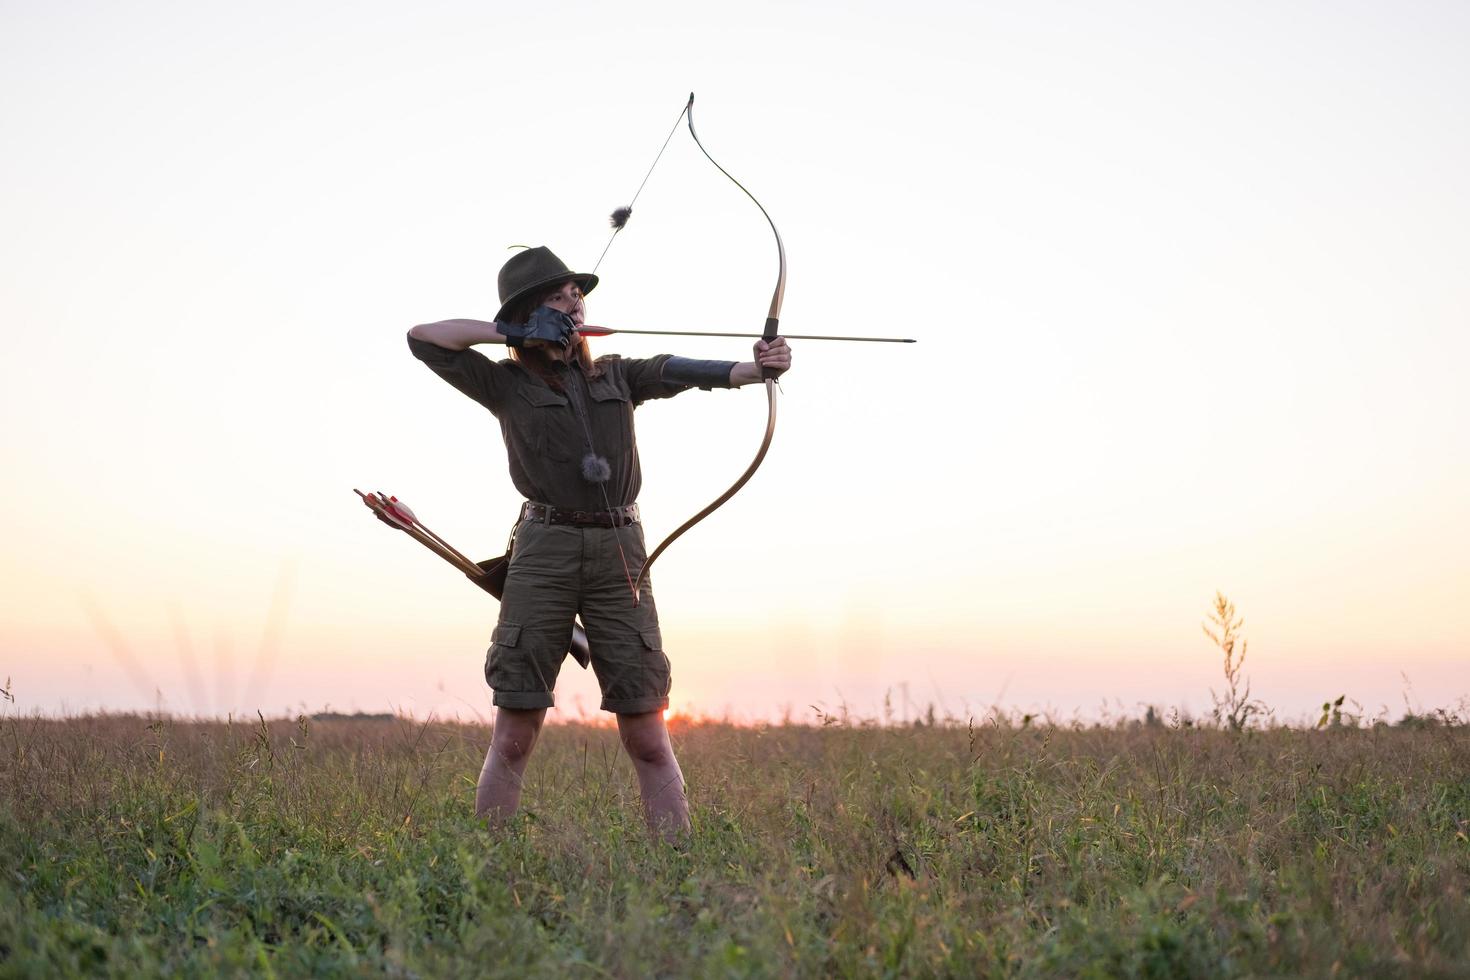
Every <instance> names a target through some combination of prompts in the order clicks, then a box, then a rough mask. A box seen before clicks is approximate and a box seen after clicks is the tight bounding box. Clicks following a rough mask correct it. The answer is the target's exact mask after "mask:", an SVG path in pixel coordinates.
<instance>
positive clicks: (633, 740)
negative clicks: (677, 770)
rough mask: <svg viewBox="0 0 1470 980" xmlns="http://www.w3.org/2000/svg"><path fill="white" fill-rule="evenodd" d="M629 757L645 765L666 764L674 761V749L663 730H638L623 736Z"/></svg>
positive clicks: (624, 746)
mask: <svg viewBox="0 0 1470 980" xmlns="http://www.w3.org/2000/svg"><path fill="white" fill-rule="evenodd" d="M623 748H624V749H625V750H626V751H627V753H628V758H630V759H632V760H633V761H634V762H635V763H637V764H639V765H644V766H666V765H668V764H669V763H671V762H673V761H674V750H673V747H672V746H670V745H669V739H668V736H667V735H666V734H665V733H664V732H662V731H658V732H637V733H631V734H625V735H624V736H623Z"/></svg>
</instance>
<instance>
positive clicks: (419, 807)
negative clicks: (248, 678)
mask: <svg viewBox="0 0 1470 980" xmlns="http://www.w3.org/2000/svg"><path fill="white" fill-rule="evenodd" d="M487 739H488V731H487V730H485V729H484V728H480V727H475V726H462V725H442V724H433V723H430V724H425V723H421V722H420V723H415V722H411V721H407V720H389V721H351V720H338V721H323V722H309V721H304V720H303V721H298V722H295V723H293V722H290V721H280V722H272V723H270V724H263V723H260V722H257V723H256V724H254V725H250V724H234V725H227V724H220V723H194V722H184V721H178V720H167V719H148V718H140V717H84V718H74V719H69V720H41V719H24V718H23V719H10V720H5V721H4V722H3V724H0V794H3V799H0V840H3V844H0V861H3V866H4V871H5V875H4V883H3V885H0V974H5V975H35V974H38V973H45V974H52V975H54V974H69V973H77V974H90V975H119V976H121V975H136V974H140V973H141V974H157V973H164V972H167V973H181V974H184V975H205V974H216V973H220V972H225V973H252V974H254V973H261V972H273V973H279V974H282V975H306V974H322V973H348V974H376V973H390V974H395V975H406V976H408V975H414V976H456V975H477V976H478V975H487V974H488V975H515V976H565V975H568V974H576V973H587V974H592V975H615V976H632V975H660V976H688V975H697V976H772V975H775V976H781V975H796V976H825V975H831V974H836V975H842V976H900V975H903V976H911V975H917V976H929V975H932V976H973V975H994V976H1017V977H1027V976H1037V977H1040V976H1057V975H1067V976H1100V977H1101V976H1159V977H1164V976H1171V977H1172V976H1252V975H1279V974H1316V975H1327V974H1330V973H1334V972H1338V973H1343V974H1346V975H1359V976H1384V975H1389V976H1392V975H1402V976H1434V975H1440V976H1467V975H1470V900H1467V887H1470V839H1467V833H1470V729H1467V728H1466V727H1464V726H1460V725H1447V724H1430V725H1421V726H1418V727H1413V728H1407V727H1388V726H1381V725H1380V726H1377V727H1373V728H1333V729H1327V730H1322V731H1299V730H1290V729H1284V728H1278V729H1270V730H1263V731H1247V732H1241V733H1235V732H1230V731H1227V730H1218V729H1202V728H1169V727H1164V726H1161V725H1140V724H1136V723H1131V724H1120V725H1117V726H1113V727H1099V728H1083V727H1074V728H1068V729H1062V728H1051V727H1043V728H1034V727H1030V726H1025V727H1022V726H1017V725H1013V724H1010V723H1008V722H1006V721H1005V720H1004V719H999V720H997V721H995V722H992V723H989V724H985V725H979V726H975V727H964V726H951V727H944V726H937V727H936V726H929V727H915V728H881V727H876V726H856V727H854V726H847V725H841V724H833V725H827V726H824V727H817V728H813V727H806V726H796V725H786V726H776V727H766V728H738V727H733V726H727V725H719V724H700V725H685V726H680V727H678V728H676V743H677V747H678V751H679V755H680V758H681V761H682V762H683V764H684V768H685V771H686V774H687V775H688V776H689V783H690V785H689V791H690V797H691V801H692V803H693V817H694V821H695V832H694V835H693V838H692V839H691V840H690V841H689V842H688V844H687V845H686V846H685V847H683V848H682V849H678V850H675V849H670V848H665V847H659V846H657V845H654V844H652V843H651V842H650V841H649V840H648V839H647V837H646V835H645V833H644V831H643V828H642V822H641V818H640V815H639V813H638V802H637V790H636V784H635V781H634V779H633V774H632V770H631V767H629V766H628V765H627V763H626V762H625V760H623V759H622V758H621V755H620V750H619V748H618V745H617V740H616V735H615V733H614V732H612V731H610V730H608V729H604V728H596V727H590V726H580V725H568V726H561V727H554V728H550V729H548V731H547V734H546V736H545V738H544V740H543V744H542V746H541V748H539V749H538V752H537V757H536V758H535V759H534V760H533V762H532V767H531V773H530V777H529V780H528V786H527V792H526V798H525V803H526V808H525V811H524V813H523V816H522V818H521V819H520V820H519V821H518V823H517V824H516V826H514V827H513V828H512V829H511V830H510V831H509V832H506V833H501V834H497V835H492V834H491V833H490V832H488V831H486V830H485V829H483V828H481V827H479V826H477V825H476V823H475V822H474V820H473V818H472V816H471V800H472V797H473V785H472V780H473V778H474V776H475V774H476V773H477V772H478V768H479V763H480V759H481V755H482V753H483V749H484V745H485V744H486V742H487Z"/></svg>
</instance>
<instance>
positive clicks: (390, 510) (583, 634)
mask: <svg viewBox="0 0 1470 980" xmlns="http://www.w3.org/2000/svg"><path fill="white" fill-rule="evenodd" d="M352 492H353V493H355V494H357V495H358V496H359V497H361V498H362V502H363V503H364V504H366V505H367V507H368V509H369V510H371V511H372V512H373V514H374V516H376V517H377V518H378V520H380V521H382V522H383V523H384V524H386V525H388V526H389V527H391V528H393V529H394V530H396V531H402V532H404V533H405V534H407V535H408V536H409V537H411V538H413V539H414V540H415V541H417V542H418V543H419V544H421V545H423V546H424V547H425V548H428V549H429V550H430V551H432V552H433V553H434V554H436V555H438V556H439V557H440V558H443V559H444V560H445V561H447V562H449V564H451V565H453V566H454V567H455V568H457V569H459V570H460V571H461V572H464V574H465V577H467V578H468V579H469V580H470V581H471V582H474V583H475V584H476V585H478V586H479V587H480V588H482V589H484V590H485V591H486V592H488V593H490V594H491V595H493V596H494V597H495V598H497V599H499V598H500V596H501V594H502V593H503V592H504V591H505V572H506V567H507V565H508V564H509V562H508V559H509V557H510V556H509V555H505V556H502V557H500V558H491V559H489V560H488V561H483V562H473V561H470V559H468V558H466V557H465V556H464V554H463V553H462V552H460V551H458V550H456V549H455V548H454V547H453V546H451V545H450V544H449V542H447V541H445V540H444V539H443V538H441V537H439V535H437V534H435V533H434V532H433V531H430V530H429V529H428V528H426V527H424V525H423V523H422V522H420V521H419V519H418V517H417V516H416V515H415V514H414V512H413V509H412V508H410V507H409V506H408V505H407V504H405V503H404V502H403V501H401V500H399V499H398V498H397V497H390V496H388V495H387V494H385V493H383V492H381V491H378V492H375V493H363V492H362V491H361V490H358V489H357V488H356V487H353V489H352ZM570 652H571V654H572V656H573V657H575V658H576V660H577V663H579V664H581V665H582V666H583V667H584V668H585V667H587V666H588V665H589V664H591V663H592V654H591V651H590V648H589V647H588V644H587V631H586V630H584V629H583V628H582V624H581V623H573V624H572V642H571V650H570Z"/></svg>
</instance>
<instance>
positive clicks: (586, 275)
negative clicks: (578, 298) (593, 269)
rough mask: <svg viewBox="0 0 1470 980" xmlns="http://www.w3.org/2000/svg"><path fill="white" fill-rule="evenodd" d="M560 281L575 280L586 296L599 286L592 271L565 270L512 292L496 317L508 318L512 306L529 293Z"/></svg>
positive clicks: (501, 305) (499, 318) (498, 318)
mask: <svg viewBox="0 0 1470 980" xmlns="http://www.w3.org/2000/svg"><path fill="white" fill-rule="evenodd" d="M559 282H575V283H576V284H577V285H579V286H581V287H582V295H583V296H586V295H587V294H588V293H590V292H592V290H594V289H596V288H597V277H596V276H595V275H593V274H592V273H590V272H571V273H566V272H564V273H562V274H560V275H556V276H548V277H547V278H545V279H542V280H540V281H539V282H533V283H529V284H527V285H525V286H522V287H521V288H520V289H517V290H516V291H515V292H514V293H511V294H510V296H509V297H508V298H507V299H506V301H505V302H504V303H501V304H500V311H499V312H498V313H496V314H495V319H497V320H501V321H504V320H505V319H506V313H507V312H508V311H509V310H510V308H511V307H513V306H515V305H516V304H517V303H519V302H520V301H521V300H523V299H525V298H526V296H527V294H529V293H534V292H536V291H537V290H539V289H545V288H546V287H547V286H552V285H555V284H556V283H559Z"/></svg>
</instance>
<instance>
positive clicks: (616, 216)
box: [608, 207, 633, 231]
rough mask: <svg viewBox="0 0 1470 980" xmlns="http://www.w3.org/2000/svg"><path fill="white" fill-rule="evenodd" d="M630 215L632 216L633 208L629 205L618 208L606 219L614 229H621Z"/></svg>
mask: <svg viewBox="0 0 1470 980" xmlns="http://www.w3.org/2000/svg"><path fill="white" fill-rule="evenodd" d="M631 217H633V209H632V208H631V207H626V208H618V209H617V210H616V211H614V212H613V213H612V216H611V217H610V218H608V221H609V222H610V223H611V224H612V226H613V230H614V231H622V230H623V226H624V225H626V224H627V223H628V219H629V218H631Z"/></svg>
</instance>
